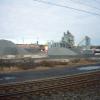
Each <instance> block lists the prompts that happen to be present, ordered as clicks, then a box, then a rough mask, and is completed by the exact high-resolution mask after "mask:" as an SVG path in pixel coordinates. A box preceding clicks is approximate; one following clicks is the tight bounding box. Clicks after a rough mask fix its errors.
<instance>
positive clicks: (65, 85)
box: [0, 71, 100, 100]
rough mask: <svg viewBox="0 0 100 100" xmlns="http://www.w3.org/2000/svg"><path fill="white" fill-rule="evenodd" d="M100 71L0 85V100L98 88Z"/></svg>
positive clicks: (99, 85)
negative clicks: (26, 95) (27, 95)
mask: <svg viewBox="0 0 100 100" xmlns="http://www.w3.org/2000/svg"><path fill="white" fill-rule="evenodd" d="M99 87H100V71H94V72H89V73H84V74H76V75H72V76H71V75H70V76H62V77H54V78H47V79H40V80H32V81H28V82H27V81H26V82H22V83H13V84H5V85H0V100H12V98H14V97H15V98H16V99H14V100H17V97H18V96H21V95H25V94H36V95H41V94H49V93H56V92H57V91H67V90H72V91H73V90H79V89H82V88H99Z"/></svg>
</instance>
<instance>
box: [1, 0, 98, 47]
mask: <svg viewBox="0 0 100 100" xmlns="http://www.w3.org/2000/svg"><path fill="white" fill-rule="evenodd" d="M44 1H49V2H52V3H56V4H60V5H64V6H69V7H73V8H77V9H81V10H87V11H90V12H94V13H97V14H100V10H99V9H100V6H99V5H100V1H99V0H84V1H83V0H73V1H76V2H81V3H83V4H85V5H83V4H78V3H75V2H72V0H44ZM86 5H88V6H86ZM90 6H93V7H97V8H98V9H94V8H91V7H90ZM67 30H69V31H70V32H71V33H72V34H73V35H74V36H75V42H76V43H78V42H80V41H81V40H82V39H83V38H84V36H85V35H88V36H90V38H91V42H92V44H96V45H99V44H100V35H99V34H100V16H97V15H91V14H88V13H84V12H79V11H75V10H71V9H67V8H63V7H57V6H54V5H48V4H43V3H40V2H37V1H34V0H0V39H8V40H11V41H13V42H15V43H23V42H24V43H35V42H36V41H37V40H39V43H46V42H47V41H51V40H54V41H60V40H61V37H62V36H63V32H66V31H67Z"/></svg>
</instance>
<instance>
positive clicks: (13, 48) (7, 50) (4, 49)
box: [0, 40, 29, 56]
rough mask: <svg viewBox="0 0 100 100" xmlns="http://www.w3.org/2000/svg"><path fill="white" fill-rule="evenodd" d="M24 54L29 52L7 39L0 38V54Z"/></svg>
mask: <svg viewBox="0 0 100 100" xmlns="http://www.w3.org/2000/svg"><path fill="white" fill-rule="evenodd" d="M25 54H29V53H28V52H27V51H26V50H24V49H23V48H19V47H17V45H16V44H14V43H13V42H11V41H8V40H0V56H4V55H25Z"/></svg>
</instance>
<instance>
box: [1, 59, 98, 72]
mask: <svg viewBox="0 0 100 100" xmlns="http://www.w3.org/2000/svg"><path fill="white" fill-rule="evenodd" d="M94 63H96V61H95V60H90V59H72V60H70V61H69V62H68V61H62V60H61V61H56V60H55V61H49V60H48V61H47V60H42V61H40V62H38V63H33V62H32V63H31V62H29V63H26V62H25V63H23V64H22V63H21V64H20V63H19V64H17V65H16V64H15V65H13V66H1V67H0V73H3V72H16V71H24V70H45V69H50V68H53V67H58V68H59V67H75V66H79V65H88V64H94Z"/></svg>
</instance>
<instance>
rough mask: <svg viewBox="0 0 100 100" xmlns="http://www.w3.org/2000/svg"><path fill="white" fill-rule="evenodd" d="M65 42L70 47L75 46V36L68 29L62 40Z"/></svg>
mask: <svg viewBox="0 0 100 100" xmlns="http://www.w3.org/2000/svg"><path fill="white" fill-rule="evenodd" d="M61 41H62V42H63V43H67V44H68V45H69V46H70V47H72V46H74V36H73V35H72V34H71V33H70V32H69V31H67V33H65V32H64V36H63V37H62V40H61Z"/></svg>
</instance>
